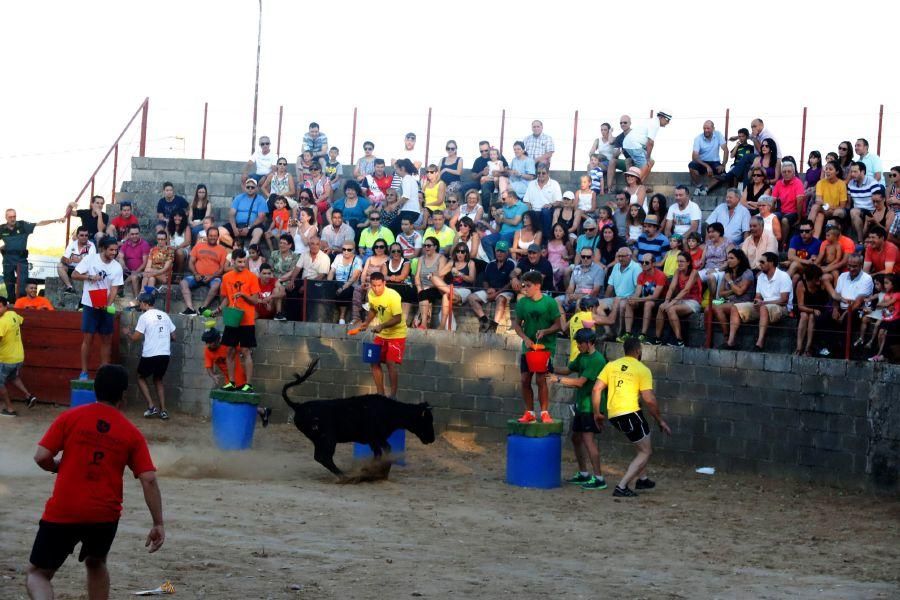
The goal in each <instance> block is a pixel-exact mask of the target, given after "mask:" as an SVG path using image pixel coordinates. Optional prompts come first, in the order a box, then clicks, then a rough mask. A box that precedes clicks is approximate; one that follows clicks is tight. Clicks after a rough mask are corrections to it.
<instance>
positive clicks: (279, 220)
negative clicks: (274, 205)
mask: <svg viewBox="0 0 900 600" xmlns="http://www.w3.org/2000/svg"><path fill="white" fill-rule="evenodd" d="M290 220H291V211H289V210H288V209H286V208H279V209H278V210H276V211H274V212H273V213H272V223H273V224H274V225H275V229H278V230H279V231H282V232H284V231H287V230H288V224H289V222H290Z"/></svg>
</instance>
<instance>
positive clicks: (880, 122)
mask: <svg viewBox="0 0 900 600" xmlns="http://www.w3.org/2000/svg"><path fill="white" fill-rule="evenodd" d="M883 126H884V104H880V105H878V145H877V146H876V148H875V153H876V154H878V156H881V129H882V127H883Z"/></svg>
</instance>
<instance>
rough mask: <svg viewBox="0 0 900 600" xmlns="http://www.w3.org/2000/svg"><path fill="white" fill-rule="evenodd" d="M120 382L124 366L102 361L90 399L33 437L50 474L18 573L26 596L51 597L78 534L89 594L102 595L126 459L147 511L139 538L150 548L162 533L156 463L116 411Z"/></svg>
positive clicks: (156, 547)
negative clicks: (49, 488)
mask: <svg viewBox="0 0 900 600" xmlns="http://www.w3.org/2000/svg"><path fill="white" fill-rule="evenodd" d="M127 388H128V373H126V372H125V369H124V368H122V367H120V366H118V365H103V366H102V367H100V369H99V370H98V371H97V376H96V378H95V379H94V392H95V393H96V394H97V402H95V403H93V404H86V405H83V406H79V407H77V408H74V409H70V410H67V411H65V412H64V413H62V414H61V415H60V416H59V417H57V418H56V420H55V421H53V424H52V425H50V429H48V430H47V433H45V434H44V437H43V438H42V439H41V441H40V442H38V449H37V452H36V453H35V455H34V461H35V462H36V463H37V464H38V466H39V467H41V468H42V469H44V470H45V471H49V472H50V473H56V474H57V477H56V482H55V484H54V486H53V495H52V496H50V499H49V500H48V501H47V505H46V508H45V509H44V514H43V516H42V517H41V522H40V527H39V528H38V532H37V536H36V537H35V540H34V546H33V547H32V550H31V558H30V559H29V561H30V564H29V565H28V572H27V576H26V580H25V581H26V586H27V588H28V595H29V597H30V598H32V599H33V600H49V599H51V598H53V586H52V584H51V583H50V581H51V580H52V579H53V575H54V574H55V573H56V571H57V569H59V568H60V567H61V566H62V564H63V563H64V562H65V561H66V558H68V556H69V555H70V554H72V553H73V551H74V550H75V546H76V545H78V543H79V542H80V543H81V552H80V553H79V555H78V560H79V561H83V562H84V566H85V568H86V569H87V589H88V598H91V599H95V598H108V597H109V571H107V569H106V556H107V554H109V549H110V547H111V546H112V543H113V539H114V538H115V537H116V529H117V528H118V524H119V517H120V516H121V512H122V475H123V473H124V470H125V467H126V466H127V467H128V468H129V469H131V472H132V473H134V475H135V477H137V478H138V479H139V480H140V482H141V487H142V488H143V491H144V500H145V502H146V503H147V508H148V509H150V516H151V517H152V518H153V527H152V528H151V529H150V533H149V534H148V535H147V541H146V543H145V544H144V545H145V546H147V547H148V548H149V549H150V552H156V551H157V550H159V548H160V547H161V546H162V545H163V542H164V541H165V539H166V534H165V528H164V526H163V514H162V496H161V495H160V492H159V486H158V484H157V481H156V467H154V466H153V461H152V460H151V459H150V452H149V451H148V449H147V442H146V440H145V439H144V436H143V435H141V432H140V431H138V429H137V427H135V426H134V425H133V424H132V423H131V421H129V420H128V419H127V418H126V417H125V415H124V414H122V412H121V409H122V408H123V407H124V402H123V396H124V393H125V390H126V389H127ZM60 452H62V453H63V458H61V459H60V458H56V456H57V455H58V454H59V453H60Z"/></svg>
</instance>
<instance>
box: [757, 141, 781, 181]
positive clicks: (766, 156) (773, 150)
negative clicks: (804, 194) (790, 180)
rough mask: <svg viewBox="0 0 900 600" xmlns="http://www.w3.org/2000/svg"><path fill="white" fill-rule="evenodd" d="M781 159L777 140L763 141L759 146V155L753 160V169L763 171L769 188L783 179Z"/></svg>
mask: <svg viewBox="0 0 900 600" xmlns="http://www.w3.org/2000/svg"><path fill="white" fill-rule="evenodd" d="M779 159H780V157H779V155H778V146H777V145H776V144H775V140H774V139H771V138H769V139H767V140H762V141H761V142H760V144H759V155H758V156H757V157H756V158H754V159H753V168H757V169H762V170H763V172H764V173H765V174H766V183H768V184H769V186H773V185H775V183H776V182H777V181H778V180H779V179H781V161H780V160H779Z"/></svg>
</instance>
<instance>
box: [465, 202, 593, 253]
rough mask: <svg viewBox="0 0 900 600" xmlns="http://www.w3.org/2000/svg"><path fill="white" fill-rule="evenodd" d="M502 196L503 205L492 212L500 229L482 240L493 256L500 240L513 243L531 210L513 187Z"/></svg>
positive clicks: (487, 250) (486, 249)
mask: <svg viewBox="0 0 900 600" xmlns="http://www.w3.org/2000/svg"><path fill="white" fill-rule="evenodd" d="M500 198H501V200H502V201H503V206H502V207H500V208H493V209H492V213H491V214H492V216H493V217H494V220H495V221H496V222H497V225H499V226H500V230H499V231H498V232H497V233H491V234H490V235H487V236H485V237H484V239H483V240H482V244H484V247H485V251H486V252H487V253H488V256H492V254H493V251H494V244H496V243H497V242H498V241H500V240H503V241H504V242H506V243H507V245H509V244H512V242H513V239H514V238H515V236H516V231H518V230H519V229H521V228H522V219H523V218H524V216H525V213H526V212H528V210H529V209H528V205H527V204H525V203H524V202H520V201H519V197H518V196H517V195H516V192H515V191H514V190H512V189H509V190H506V192H504V193H503V194H500ZM585 226H586V225H585Z"/></svg>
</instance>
